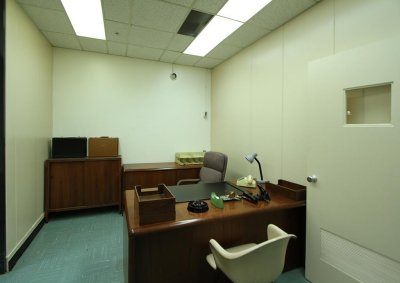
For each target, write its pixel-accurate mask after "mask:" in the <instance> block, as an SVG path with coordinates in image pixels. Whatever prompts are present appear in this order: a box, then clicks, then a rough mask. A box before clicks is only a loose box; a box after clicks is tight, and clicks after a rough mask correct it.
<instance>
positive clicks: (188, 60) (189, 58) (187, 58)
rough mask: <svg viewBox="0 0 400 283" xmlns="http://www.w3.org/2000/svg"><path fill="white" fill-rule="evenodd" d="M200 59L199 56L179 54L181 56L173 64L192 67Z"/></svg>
mask: <svg viewBox="0 0 400 283" xmlns="http://www.w3.org/2000/svg"><path fill="white" fill-rule="evenodd" d="M201 58H202V57H199V56H193V55H187V54H181V56H179V58H178V59H177V60H176V61H175V64H181V65H188V66H193V65H194V64H196V63H197V62H198V61H199V60H200V59H201Z"/></svg>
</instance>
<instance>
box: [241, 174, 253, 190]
mask: <svg viewBox="0 0 400 283" xmlns="http://www.w3.org/2000/svg"><path fill="white" fill-rule="evenodd" d="M236 185H237V186H241V187H249V188H255V187H256V179H255V178H253V176H251V175H249V176H247V177H242V178H239V179H237V181H236Z"/></svg>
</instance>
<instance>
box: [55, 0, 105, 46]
mask: <svg viewBox="0 0 400 283" xmlns="http://www.w3.org/2000/svg"><path fill="white" fill-rule="evenodd" d="M61 2H62V4H63V6H64V9H65V11H66V12H67V15H68V17H69V20H70V21H71V24H72V26H73V27H74V30H75V33H76V35H78V36H84V37H90V38H97V39H102V40H105V39H106V34H105V31H104V22H103V10H102V8H101V0H61Z"/></svg>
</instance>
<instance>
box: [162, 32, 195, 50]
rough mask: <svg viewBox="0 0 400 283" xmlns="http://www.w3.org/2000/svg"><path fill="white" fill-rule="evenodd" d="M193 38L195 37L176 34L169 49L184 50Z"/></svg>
mask: <svg viewBox="0 0 400 283" xmlns="http://www.w3.org/2000/svg"><path fill="white" fill-rule="evenodd" d="M193 40H194V37H191V36H187V35H182V34H175V36H174V37H173V39H172V40H171V42H170V44H169V46H168V49H169V50H172V51H177V52H183V51H184V50H185V49H186V47H188V46H189V44H190V43H191V42H192V41H193Z"/></svg>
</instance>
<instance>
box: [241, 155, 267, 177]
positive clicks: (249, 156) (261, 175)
mask: <svg viewBox="0 0 400 283" xmlns="http://www.w3.org/2000/svg"><path fill="white" fill-rule="evenodd" d="M245 157H246V159H247V161H249V162H250V163H253V161H254V160H255V161H257V163H258V168H259V169H260V177H261V179H260V180H257V183H261V184H263V183H265V181H264V178H263V173H262V169H261V164H260V161H258V159H257V153H250V154H247V155H246V156H245Z"/></svg>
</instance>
